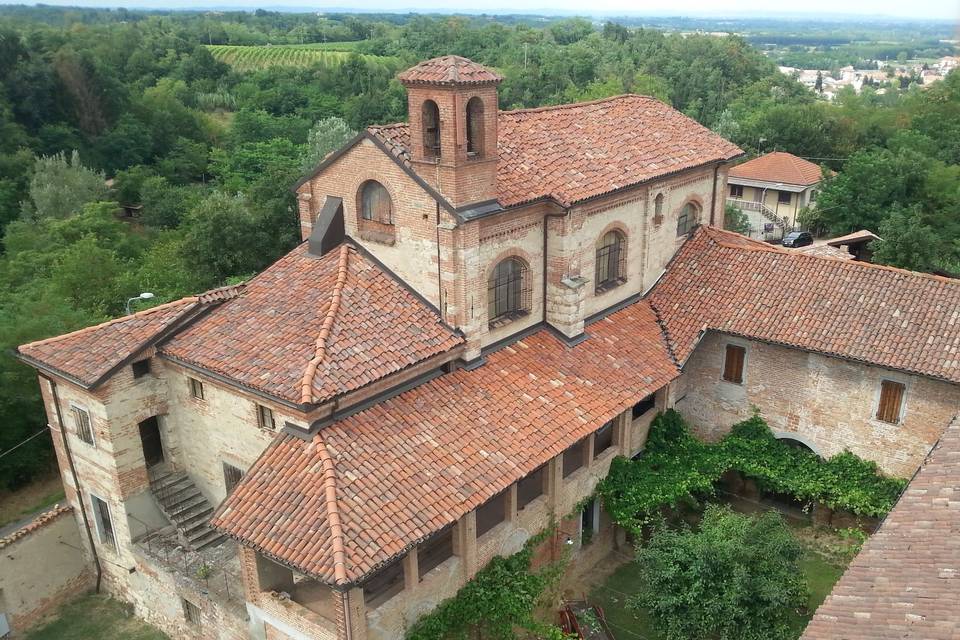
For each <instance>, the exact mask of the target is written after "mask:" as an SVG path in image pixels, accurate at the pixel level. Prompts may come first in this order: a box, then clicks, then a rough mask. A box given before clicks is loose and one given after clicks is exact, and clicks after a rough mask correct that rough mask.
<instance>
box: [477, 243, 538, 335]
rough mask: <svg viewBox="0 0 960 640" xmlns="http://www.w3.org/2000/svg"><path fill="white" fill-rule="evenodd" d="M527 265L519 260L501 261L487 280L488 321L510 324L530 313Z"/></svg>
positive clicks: (492, 323)
mask: <svg viewBox="0 0 960 640" xmlns="http://www.w3.org/2000/svg"><path fill="white" fill-rule="evenodd" d="M528 280H529V278H528V277H527V265H526V264H525V263H524V262H523V260H521V259H519V258H506V259H504V260H501V261H500V262H499V263H498V264H497V266H496V267H494V269H493V271H491V272H490V277H489V279H488V280H487V319H488V320H489V322H490V324H491V325H495V324H498V323H503V322H508V321H510V320H512V319H513V318H515V317H517V316H518V315H521V314H523V313H525V312H526V311H528V309H527V305H528V304H529V302H528V298H529V295H528V294H529V287H528V286H527V281H528Z"/></svg>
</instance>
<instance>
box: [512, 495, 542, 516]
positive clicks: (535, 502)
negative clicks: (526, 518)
mask: <svg viewBox="0 0 960 640" xmlns="http://www.w3.org/2000/svg"><path fill="white" fill-rule="evenodd" d="M541 503H543V504H546V503H547V494H545V493H541V494H540V495H538V496H537V497H536V498H534V499H533V500H531V501H530V502H528V503H527V504H525V505H523V506H522V507H521V506H520V505H519V504H518V505H517V513H523V512H524V511H525V510H527V509H535V508H537V507H538V506H540V504H541Z"/></svg>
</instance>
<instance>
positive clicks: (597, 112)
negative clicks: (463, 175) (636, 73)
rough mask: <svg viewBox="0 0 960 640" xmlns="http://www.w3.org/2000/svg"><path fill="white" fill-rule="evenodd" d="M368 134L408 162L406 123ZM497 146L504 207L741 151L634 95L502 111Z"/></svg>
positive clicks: (568, 200) (598, 188) (611, 186)
mask: <svg viewBox="0 0 960 640" xmlns="http://www.w3.org/2000/svg"><path fill="white" fill-rule="evenodd" d="M369 132H370V133H371V134H372V135H374V136H375V137H377V138H378V139H380V140H381V141H383V142H384V143H386V146H387V147H388V149H390V151H391V153H393V155H394V156H395V157H397V158H399V159H400V161H401V162H404V163H407V164H409V159H410V156H409V148H410V131H409V127H408V126H407V125H406V124H402V123H401V124H393V125H385V126H377V127H370V129H369ZM497 148H498V152H499V163H498V167H497V189H498V196H497V200H498V201H499V203H500V205H501V206H504V207H510V206H515V205H518V204H523V203H525V202H530V201H533V200H538V199H541V198H552V199H553V200H555V201H557V202H558V203H560V204H561V205H563V206H568V205H570V204H573V203H576V202H581V201H583V200H586V199H588V198H592V197H596V196H600V195H603V194H605V193H609V192H611V191H616V190H618V189H621V188H624V187H628V186H631V185H635V184H639V183H641V182H644V181H646V180H650V179H652V178H657V177H661V176H665V175H669V174H672V173H675V172H677V171H682V170H684V169H690V168H693V167H698V166H701V165H704V164H708V163H710V162H716V161H722V160H730V159H731V158H735V157H737V156H739V155H741V154H742V153H743V152H742V151H741V150H740V149H739V148H738V147H737V146H736V145H734V144H733V143H731V142H728V141H727V140H724V139H723V138H721V137H720V136H718V135H717V134H715V133H713V132H712V131H710V130H709V129H707V128H706V127H704V126H702V125H700V124H699V123H697V122H696V121H694V120H692V119H690V118H688V117H687V116H685V115H683V114H682V113H680V112H679V111H677V110H676V109H673V108H672V107H670V106H669V105H666V104H664V103H663V102H660V101H659V100H657V99H656V98H650V97H647V96H637V95H623V96H616V97H613V98H606V99H603V100H596V101H593V102H581V103H576V104H566V105H560V106H556V107H542V108H539V109H521V110H519V111H501V112H500V119H499V122H498V147H497Z"/></svg>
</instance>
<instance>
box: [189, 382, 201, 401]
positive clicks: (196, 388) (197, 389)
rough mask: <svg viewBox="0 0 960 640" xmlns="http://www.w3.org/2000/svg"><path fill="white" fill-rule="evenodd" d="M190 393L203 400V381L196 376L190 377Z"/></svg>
mask: <svg viewBox="0 0 960 640" xmlns="http://www.w3.org/2000/svg"><path fill="white" fill-rule="evenodd" d="M190 395H191V396H193V397H194V398H197V399H198V400H203V383H202V382H200V381H199V380H197V379H196V378H190Z"/></svg>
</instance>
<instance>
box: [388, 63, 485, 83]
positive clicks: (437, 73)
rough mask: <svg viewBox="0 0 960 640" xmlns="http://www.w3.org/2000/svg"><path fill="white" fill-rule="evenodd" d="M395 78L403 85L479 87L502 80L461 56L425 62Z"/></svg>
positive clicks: (483, 67)
mask: <svg viewBox="0 0 960 640" xmlns="http://www.w3.org/2000/svg"><path fill="white" fill-rule="evenodd" d="M397 78H398V79H399V80H400V82H402V83H403V84H405V85H410V84H441V85H451V86H452V85H479V84H497V83H499V82H500V81H501V80H503V76H501V75H500V74H499V73H497V72H496V71H494V70H492V69H490V68H488V67H485V66H483V65H482V64H478V63H476V62H474V61H473V60H469V59H467V58H463V57H461V56H440V57H439V58H433V59H431V60H425V61H423V62H421V63H420V64H417V65H415V66H413V67H410V68H409V69H407V70H406V71H403V72H402V73H400V74H399V75H398V76H397Z"/></svg>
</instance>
